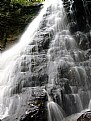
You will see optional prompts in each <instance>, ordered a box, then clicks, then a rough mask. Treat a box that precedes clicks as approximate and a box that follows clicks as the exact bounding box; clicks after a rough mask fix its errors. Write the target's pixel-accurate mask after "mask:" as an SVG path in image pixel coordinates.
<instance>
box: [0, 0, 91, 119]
mask: <svg viewBox="0 0 91 121" xmlns="http://www.w3.org/2000/svg"><path fill="white" fill-rule="evenodd" d="M86 53H87V52H85V51H82V50H80V49H79V48H78V44H77V42H76V41H75V39H74V38H73V37H72V36H71V34H70V32H69V30H68V27H67V18H66V14H65V12H64V9H63V3H62V1H61V0H46V1H45V4H44V7H43V9H42V10H41V11H40V13H39V15H38V16H37V17H36V18H35V19H34V20H33V22H32V23H30V24H29V26H28V27H27V29H26V31H25V32H24V33H23V35H22V37H21V38H20V40H19V42H18V43H17V44H15V45H14V46H13V47H12V48H11V49H9V50H7V51H5V52H4V53H2V54H1V58H0V92H1V93H0V119H3V118H4V117H6V116H8V115H13V114H17V115H18V113H19V111H20V108H21V107H22V102H23V99H24V98H26V100H27V97H22V96H21V94H20V93H22V92H23V88H24V87H33V86H34V87H36V86H41V84H40V83H41V82H39V81H38V80H37V81H36V78H35V77H37V78H38V77H39V76H40V75H42V76H43V74H45V75H48V82H47V83H48V86H49V87H50V89H49V92H50V90H51V89H52V88H53V87H54V86H56V85H58V84H59V86H60V85H64V83H65V81H64V80H67V79H68V80H69V83H70V84H71V85H72V86H74V85H75V86H76V88H77V91H76V94H74V91H73V92H72V93H71V92H70V93H67V94H65V92H66V91H64V92H63V94H64V97H63V99H62V101H63V102H62V103H63V108H64V109H65V99H66V98H67V99H68V100H71V99H69V97H74V99H75V102H74V101H73V102H74V103H75V105H76V107H77V112H79V111H81V110H83V107H84V104H83V102H84V95H86V96H87V100H88V102H89V100H90V98H91V95H90V94H91V93H89V94H88V92H86V94H85V91H84V90H87V89H88V87H89V84H88V83H89V78H88V75H87V73H88V71H89V73H90V69H89V68H88V69H87V67H88V65H89V64H90V59H88V61H84V59H85V55H86ZM41 73H42V74H41ZM89 75H90V74H89ZM31 78H32V79H31ZM60 83H61V84H60ZM79 87H80V88H81V89H79ZM64 90H65V89H64ZM78 93H79V94H78ZM27 95H28V96H31V91H30V92H29V94H27ZM58 95H59V96H60V100H61V98H62V96H61V94H60V92H58ZM72 99H73V98H72ZM66 101H67V100H66ZM68 102H69V101H68ZM70 102H71V101H70ZM88 102H85V103H86V105H87V104H88ZM74 103H73V105H74ZM77 103H78V105H77ZM73 105H72V106H73ZM69 106H70V105H69ZM47 107H48V113H49V121H62V120H63V118H64V117H63V113H62V109H61V108H60V107H59V106H58V104H57V103H55V102H53V101H52V99H51V98H50V96H49V100H48V103H47ZM74 112H76V111H72V112H71V114H73V113H74ZM67 121H68V120H67Z"/></svg>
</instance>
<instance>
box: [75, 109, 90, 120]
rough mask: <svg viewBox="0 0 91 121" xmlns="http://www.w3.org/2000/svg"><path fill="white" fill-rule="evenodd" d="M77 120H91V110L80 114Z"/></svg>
mask: <svg viewBox="0 0 91 121" xmlns="http://www.w3.org/2000/svg"><path fill="white" fill-rule="evenodd" d="M77 121H91V111H87V112H85V113H84V114H82V115H81V116H80V117H79V118H78V119H77Z"/></svg>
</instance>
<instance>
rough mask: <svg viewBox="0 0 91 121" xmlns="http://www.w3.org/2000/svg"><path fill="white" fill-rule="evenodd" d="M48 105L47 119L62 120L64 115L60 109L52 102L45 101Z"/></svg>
mask: <svg viewBox="0 0 91 121" xmlns="http://www.w3.org/2000/svg"><path fill="white" fill-rule="evenodd" d="M47 107H48V113H49V114H48V119H49V120H48V121H62V120H63V118H64V116H63V114H62V109H61V108H60V107H59V106H58V105H57V104H56V103H54V102H52V101H50V102H48V103H47Z"/></svg>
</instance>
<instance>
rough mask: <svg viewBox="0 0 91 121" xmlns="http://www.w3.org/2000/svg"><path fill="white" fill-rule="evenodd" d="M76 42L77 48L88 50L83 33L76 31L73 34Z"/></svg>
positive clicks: (87, 42) (86, 40)
mask: <svg viewBox="0 0 91 121" xmlns="http://www.w3.org/2000/svg"><path fill="white" fill-rule="evenodd" d="M75 38H76V42H77V43H78V46H79V47H80V49H82V50H86V49H88V48H89V41H88V38H87V35H86V34H85V33H82V32H81V31H77V32H76V33H75Z"/></svg>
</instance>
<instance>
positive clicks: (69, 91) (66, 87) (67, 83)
mask: <svg viewBox="0 0 91 121" xmlns="http://www.w3.org/2000/svg"><path fill="white" fill-rule="evenodd" d="M64 90H65V94H71V93H72V91H71V87H70V84H69V82H68V81H67V82H66V83H65V84H64Z"/></svg>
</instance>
